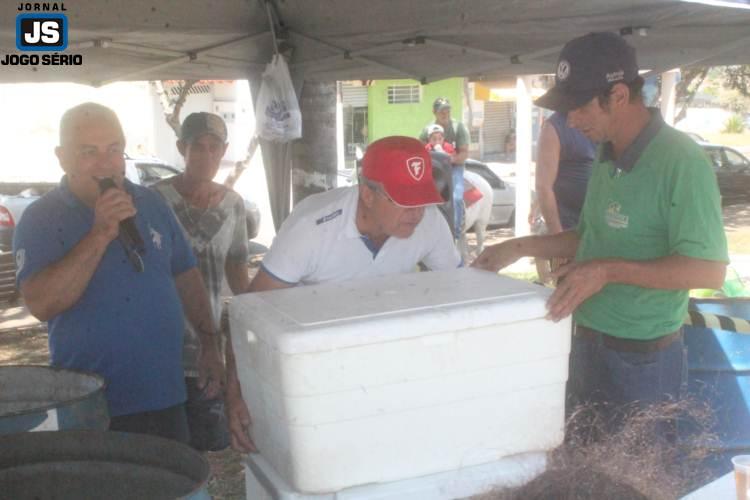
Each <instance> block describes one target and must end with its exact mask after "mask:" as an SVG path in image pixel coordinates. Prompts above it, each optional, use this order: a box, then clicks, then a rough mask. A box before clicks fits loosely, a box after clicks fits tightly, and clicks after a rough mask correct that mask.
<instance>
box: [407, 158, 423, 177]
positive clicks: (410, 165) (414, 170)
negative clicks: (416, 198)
mask: <svg viewBox="0 0 750 500" xmlns="http://www.w3.org/2000/svg"><path fill="white" fill-rule="evenodd" d="M406 168H407V170H409V175H411V177H412V179H414V180H415V181H419V180H421V179H422V176H423V175H424V158H420V157H419V156H414V157H412V158H409V159H408V160H406Z"/></svg>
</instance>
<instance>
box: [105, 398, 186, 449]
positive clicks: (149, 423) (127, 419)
mask: <svg viewBox="0 0 750 500" xmlns="http://www.w3.org/2000/svg"><path fill="white" fill-rule="evenodd" d="M109 430H111V431H119V432H132V433H135V434H150V435H152V436H159V437H163V438H167V439H173V440H175V441H179V442H181V443H185V444H188V442H189V441H190V432H189V431H188V421H187V417H186V415H185V405H184V404H179V405H175V406H170V407H169V408H164V409H162V410H153V411H144V412H140V413H131V414H128V415H119V416H117V417H112V418H111V419H110V421H109Z"/></svg>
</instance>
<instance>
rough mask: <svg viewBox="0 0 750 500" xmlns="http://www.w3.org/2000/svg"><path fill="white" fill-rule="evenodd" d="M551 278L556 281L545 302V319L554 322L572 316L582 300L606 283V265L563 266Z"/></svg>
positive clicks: (596, 261) (578, 264) (579, 264)
mask: <svg viewBox="0 0 750 500" xmlns="http://www.w3.org/2000/svg"><path fill="white" fill-rule="evenodd" d="M552 277H553V278H557V280H558V281H557V288H556V289H555V292H554V293H553V294H552V296H551V297H550V298H549V300H548V301H547V309H548V313H547V319H551V320H552V321H555V322H557V321H560V320H561V319H563V318H565V317H567V316H568V315H570V314H572V313H573V311H575V310H576V308H577V307H578V306H580V305H581V304H582V303H583V301H584V300H586V299H588V298H589V297H591V296H592V295H594V294H595V293H597V292H598V291H600V290H601V289H602V288H604V285H606V284H607V283H608V278H607V272H606V263H605V261H602V260H590V261H587V262H571V263H569V264H565V265H564V266H562V267H561V268H560V269H558V270H557V271H555V272H554V273H552ZM563 278H564V279H563Z"/></svg>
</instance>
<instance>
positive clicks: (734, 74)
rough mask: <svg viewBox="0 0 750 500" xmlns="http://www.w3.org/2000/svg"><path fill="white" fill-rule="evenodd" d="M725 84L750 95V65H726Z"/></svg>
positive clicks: (746, 95) (747, 95) (745, 94)
mask: <svg viewBox="0 0 750 500" xmlns="http://www.w3.org/2000/svg"><path fill="white" fill-rule="evenodd" d="M724 86H725V87H727V88H730V89H734V90H736V91H738V92H739V93H740V94H742V95H743V96H745V97H750V65H748V64H744V65H738V66H725V67H724Z"/></svg>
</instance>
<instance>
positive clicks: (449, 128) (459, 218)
mask: <svg viewBox="0 0 750 500" xmlns="http://www.w3.org/2000/svg"><path fill="white" fill-rule="evenodd" d="M432 114H434V115H435V120H434V121H432V122H431V123H428V124H427V125H425V126H424V128H423V129H422V133H421V134H419V140H420V141H422V143H423V144H427V143H428V142H430V127H431V126H432V125H440V126H441V127H443V138H444V139H445V142H447V143H449V144H450V145H451V146H453V149H454V150H455V152H453V153H451V154H450V156H451V163H452V164H453V169H452V170H453V172H452V174H453V175H452V176H451V177H452V179H453V200H454V204H453V227H452V228H451V229H452V230H453V236H454V237H455V238H458V236H459V235H460V234H461V225H462V224H463V216H464V213H463V199H464V162H465V161H466V159H467V158H468V157H469V131H468V130H467V129H466V127H465V126H464V124H463V123H461V122H459V121H456V120H454V119H453V118H451V103H450V101H449V100H448V99H446V98H444V97H438V98H437V99H435V102H433V103H432Z"/></svg>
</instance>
